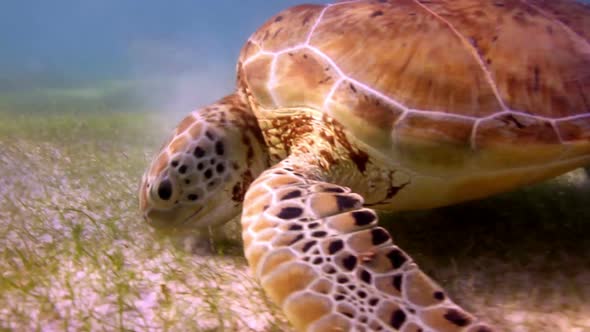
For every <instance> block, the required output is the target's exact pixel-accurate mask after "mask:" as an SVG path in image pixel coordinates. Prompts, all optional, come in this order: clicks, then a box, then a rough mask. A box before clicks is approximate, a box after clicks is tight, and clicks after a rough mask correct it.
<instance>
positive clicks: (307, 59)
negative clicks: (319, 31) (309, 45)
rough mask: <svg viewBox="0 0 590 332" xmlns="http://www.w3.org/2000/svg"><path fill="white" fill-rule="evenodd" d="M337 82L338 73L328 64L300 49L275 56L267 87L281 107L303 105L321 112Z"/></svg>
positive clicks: (310, 52)
mask: <svg viewBox="0 0 590 332" xmlns="http://www.w3.org/2000/svg"><path fill="white" fill-rule="evenodd" d="M336 80H338V73H337V72H336V71H335V70H334V69H333V68H332V66H331V65H330V64H329V63H328V62H326V61H325V60H324V59H323V58H321V57H319V56H318V55H317V54H315V53H314V52H312V51H310V50H309V49H306V48H302V49H298V50H293V51H290V52H286V53H282V54H280V55H278V56H277V59H276V69H275V72H274V77H273V79H272V80H271V81H270V86H269V87H270V90H271V91H272V93H273V95H274V96H275V98H276V101H277V104H278V105H280V106H282V107H297V106H301V105H306V106H310V107H313V108H316V109H321V108H322V107H323V105H324V101H325V100H326V97H327V96H328V94H329V93H330V90H331V89H332V86H333V85H334V84H335V83H336ZM294 87H295V88H294Z"/></svg>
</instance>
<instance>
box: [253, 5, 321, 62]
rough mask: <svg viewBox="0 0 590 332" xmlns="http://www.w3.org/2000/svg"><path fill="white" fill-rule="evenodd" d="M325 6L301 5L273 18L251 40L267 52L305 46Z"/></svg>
mask: <svg viewBox="0 0 590 332" xmlns="http://www.w3.org/2000/svg"><path fill="white" fill-rule="evenodd" d="M323 7H324V6H321V5H300V6H295V7H292V8H290V9H287V10H285V11H283V12H282V13H280V14H278V15H275V16H274V17H272V18H271V19H270V20H269V21H268V22H266V24H264V25H263V26H262V27H261V28H260V29H259V30H258V31H257V32H256V33H255V34H254V35H253V36H252V37H251V38H250V39H251V41H253V42H254V43H256V44H257V45H258V46H259V47H260V48H261V49H263V50H265V51H267V52H279V51H282V50H283V49H285V48H288V47H292V46H293V45H298V44H303V43H305V41H306V40H307V37H308V35H309V32H310V31H311V29H312V27H313V25H314V23H315V22H316V21H317V19H318V16H319V15H320V13H321V11H322V9H323Z"/></svg>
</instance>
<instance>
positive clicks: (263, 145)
mask: <svg viewBox="0 0 590 332" xmlns="http://www.w3.org/2000/svg"><path fill="white" fill-rule="evenodd" d="M252 119H253V115H252V113H251V111H250V110H249V108H248V107H247V105H246V104H245V103H243V102H241V99H240V98H239V97H237V96H232V97H227V98H224V99H222V100H221V101H219V102H218V103H217V104H214V105H212V106H209V107H207V108H205V109H203V110H201V111H199V112H196V113H193V114H191V115H190V116H189V117H187V118H186V119H185V120H183V121H182V122H181V123H180V125H179V126H178V127H177V128H176V130H175V135H176V136H175V138H173V139H172V140H171V141H170V143H168V144H167V145H165V146H164V147H163V149H162V151H161V152H160V153H159V154H158V157H157V158H156V159H155V160H154V161H153V163H152V166H151V167H150V169H149V170H148V172H147V173H146V175H144V180H143V182H142V186H141V192H140V194H141V207H142V211H143V213H144V216H145V217H146V220H147V221H148V222H149V223H150V224H151V225H152V226H155V227H159V228H169V227H204V226H209V225H212V224H213V225H216V224H219V223H223V222H225V221H228V220H230V219H231V218H232V217H233V216H234V215H236V214H237V213H239V211H240V208H241V204H242V201H243V214H242V236H243V239H244V250H245V255H246V258H247V260H248V263H249V265H250V267H251V270H252V272H253V274H254V275H255V277H256V278H257V279H258V280H259V281H260V282H261V284H262V286H263V288H264V290H265V291H266V292H267V294H268V295H269V297H270V298H271V299H272V300H273V301H274V302H275V303H276V304H277V305H279V306H280V307H281V308H282V309H283V311H284V312H285V314H286V316H287V317H288V319H289V320H290V321H291V322H292V323H293V325H294V327H295V328H296V329H297V330H298V331H349V330H357V331H379V330H381V331H398V330H399V331H480V332H483V331H490V330H491V329H490V328H489V327H487V326H486V325H483V324H481V323H479V322H478V321H477V320H476V319H475V318H474V317H473V316H472V315H470V314H469V313H467V312H466V311H465V310H463V309H461V308H460V307H458V306H457V305H456V304H454V303H453V302H452V301H451V300H450V299H449V297H448V296H447V295H446V294H445V292H444V291H443V290H442V289H441V287H440V286H438V285H437V284H436V283H434V282H433V281H432V280H431V279H430V278H429V277H428V276H426V275H425V274H424V273H423V272H422V271H421V270H420V269H419V268H418V266H417V265H416V264H415V263H414V262H413V261H412V259H411V257H409V256H408V255H407V254H406V253H405V252H404V251H403V250H401V249H400V248H399V247H397V246H395V245H394V244H393V242H392V240H391V238H390V235H389V234H388V232H387V231H386V230H385V229H383V228H380V227H378V226H377V222H378V218H377V215H376V214H375V212H374V211H373V210H371V209H369V208H366V207H363V206H366V205H368V204H365V200H364V198H363V197H362V196H361V195H358V194H356V193H353V192H352V191H351V189H349V187H355V188H359V189H362V191H363V194H365V195H367V196H372V197H373V199H374V200H377V201H379V200H380V199H381V200H386V199H387V194H388V192H389V191H390V190H391V188H392V186H391V183H390V182H388V181H387V180H388V178H385V179H384V178H382V174H387V173H392V172H393V171H394V170H386V169H378V168H377V166H375V164H370V165H367V167H368V169H366V171H367V172H366V174H367V175H372V176H364V177H363V176H362V174H361V173H356V174H355V173H354V172H355V171H354V170H356V169H357V165H356V164H355V162H354V161H353V160H351V159H350V153H351V151H353V152H354V151H357V148H356V147H355V146H353V145H351V143H350V142H348V141H344V136H342V135H340V134H338V131H339V130H341V128H340V127H339V125H338V124H337V123H335V122H333V121H331V120H330V119H327V118H323V119H322V118H315V117H313V116H311V117H309V118H308V119H307V120H306V121H303V122H301V125H303V126H311V127H313V129H312V130H310V131H309V132H308V133H307V134H306V135H301V136H298V137H296V138H295V139H294V140H293V141H292V142H291V143H290V144H291V146H290V148H289V156H288V157H287V158H286V159H285V160H283V161H281V162H280V163H278V164H277V165H275V166H274V167H272V168H270V169H268V170H267V171H264V172H263V170H264V169H265V168H268V167H269V166H268V165H269V162H268V159H267V158H268V151H269V150H270V151H272V149H273V146H272V144H270V145H269V146H268V147H267V142H266V141H270V140H272V137H265V138H266V141H265V140H263V139H262V136H261V131H260V129H259V128H258V126H257V125H256V123H255V122H253V121H252ZM319 133H322V135H320V134H319ZM219 144H221V145H223V149H219V148H216V146H217V147H218V146H219ZM328 147H330V148H331V149H332V150H331V154H330V159H326V158H324V157H322V154H321V151H322V149H325V148H328ZM199 148H200V149H199ZM201 150H203V151H201ZM211 159H215V161H216V163H214V164H212V166H207V167H204V168H200V167H199V164H201V163H208V164H210V163H211V161H210V160H211ZM217 165H228V166H230V165H237V167H226V168H225V169H224V172H217V173H214V174H218V173H219V174H218V175H216V176H217V177H214V176H211V177H208V176H207V175H206V174H207V169H209V167H211V168H213V169H216V168H217ZM240 165H246V167H244V166H241V167H240ZM183 166H186V167H183ZM260 174H261V175H260ZM219 175H223V176H219ZM254 177H257V179H256V180H255V181H254V182H253V183H252V184H251V185H250V181H251V180H250V179H253V178H254ZM187 179H188V180H190V183H189V184H186V180H187ZM215 179H219V181H220V183H218V184H217V185H216V186H209V185H208V184H209V183H210V182H211V181H214V180H215ZM206 180H208V181H209V182H206ZM363 180H364V181H365V182H364V183H363V182H362V181H363ZM384 180H386V181H384ZM389 180H391V178H389ZM193 181H197V183H196V184H195V183H193ZM367 182H372V183H373V182H374V183H379V182H383V183H386V184H388V185H385V186H381V187H379V186H377V187H373V188H371V190H368V189H367V185H366V184H367ZM162 188H163V189H162ZM246 188H247V192H246V195H245V197H244V196H243V192H245V190H246ZM388 188H389V189H388ZM195 193H197V194H198V198H197V199H194V198H195V197H194V196H191V195H195ZM227 202H231V205H229V206H228V204H227Z"/></svg>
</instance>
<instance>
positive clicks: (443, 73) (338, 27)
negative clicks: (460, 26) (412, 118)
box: [310, 1, 502, 116]
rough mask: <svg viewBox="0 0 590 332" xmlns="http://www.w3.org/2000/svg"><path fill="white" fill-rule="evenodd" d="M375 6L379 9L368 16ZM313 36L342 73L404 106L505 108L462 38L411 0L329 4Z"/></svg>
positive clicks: (477, 111)
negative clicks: (378, 13)
mask: <svg viewBox="0 0 590 332" xmlns="http://www.w3.org/2000/svg"><path fill="white" fill-rule="evenodd" d="M376 11H381V12H382V13H383V14H382V15H379V16H375V17H372V18H371V15H372V14H373V13H374V12H376ZM310 44H311V45H312V46H314V47H317V48H318V49H319V50H321V51H322V52H324V53H325V54H326V55H327V56H328V57H329V58H330V59H332V60H333V61H334V62H335V63H337V64H338V66H339V67H340V69H341V70H342V71H343V72H344V73H346V75H348V76H350V77H352V78H354V79H356V80H359V81H361V82H363V83H365V84H366V85H368V86H370V87H371V88H373V89H375V90H378V91H380V92H381V93H383V94H385V95H386V96H388V97H390V98H393V99H395V100H397V101H399V102H400V103H402V104H404V105H406V106H407V107H409V108H415V109H424V110H431V111H440V112H452V113H458V114H463V115H471V116H485V115H489V114H493V113H495V112H498V111H500V110H501V109H502V108H501V105H500V103H499V102H498V100H497V98H496V96H495V94H494V91H493V89H492V88H491V86H490V85H489V83H488V82H487V80H486V77H485V75H484V72H483V71H482V70H481V67H480V65H479V63H478V62H477V60H476V58H475V57H474V56H473V54H472V53H471V52H470V50H469V49H468V48H467V47H466V46H465V45H464V43H463V41H462V40H461V39H460V38H459V37H458V36H456V35H455V34H454V33H453V32H452V31H451V30H450V29H448V27H446V25H445V24H444V22H442V21H440V20H437V19H436V18H434V17H433V15H432V14H431V13H429V12H428V11H425V10H424V9H423V8H421V6H419V5H418V4H417V3H416V2H413V1H397V2H395V3H369V2H355V3H347V4H342V5H338V6H333V7H330V8H329V9H328V10H326V12H325V14H324V16H323V18H322V20H321V22H320V23H319V24H318V26H317V28H316V30H315V32H314V34H313V35H312V38H311V40H310ZM449 50H453V51H449Z"/></svg>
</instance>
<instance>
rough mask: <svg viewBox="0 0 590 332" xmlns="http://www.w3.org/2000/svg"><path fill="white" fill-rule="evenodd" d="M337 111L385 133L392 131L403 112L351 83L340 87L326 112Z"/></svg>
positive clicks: (346, 82) (344, 83) (343, 83)
mask: <svg viewBox="0 0 590 332" xmlns="http://www.w3.org/2000/svg"><path fill="white" fill-rule="evenodd" d="M336 109H343V110H346V111H347V112H348V113H349V114H350V116H354V117H357V118H359V119H362V120H363V121H365V122H367V123H369V124H370V125H371V126H376V127H377V128H379V129H381V130H384V131H388V130H390V129H391V127H392V126H393V123H394V122H395V121H396V120H397V119H398V118H399V116H400V115H401V114H402V112H403V110H401V109H399V108H397V107H395V106H394V105H390V104H388V103H386V102H385V101H384V100H382V99H380V98H378V97H377V96H375V95H373V94H371V93H370V92H369V91H366V90H365V89H363V88H362V87H360V86H359V87H357V86H356V85H355V84H354V83H352V82H349V81H344V82H342V83H341V84H340V85H339V86H338V88H337V89H336V91H335V92H334V95H333V96H332V99H331V101H330V103H329V104H328V105H327V109H326V110H327V111H328V112H330V113H331V114H333V112H336ZM362 125H366V124H362Z"/></svg>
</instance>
